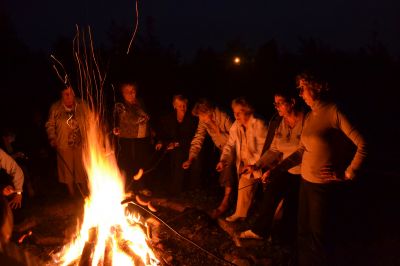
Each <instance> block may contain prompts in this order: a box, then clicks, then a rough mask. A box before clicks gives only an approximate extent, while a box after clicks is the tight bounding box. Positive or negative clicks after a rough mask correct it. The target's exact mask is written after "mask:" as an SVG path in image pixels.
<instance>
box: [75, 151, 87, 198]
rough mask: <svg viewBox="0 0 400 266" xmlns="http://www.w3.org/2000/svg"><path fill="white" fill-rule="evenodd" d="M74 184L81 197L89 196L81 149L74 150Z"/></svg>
mask: <svg viewBox="0 0 400 266" xmlns="http://www.w3.org/2000/svg"><path fill="white" fill-rule="evenodd" d="M73 159H74V169H73V171H74V174H75V176H74V177H75V179H74V182H75V184H76V186H77V188H78V190H79V193H80V194H81V196H82V197H86V196H87V195H88V194H89V189H88V184H87V182H88V180H87V174H86V170H85V167H84V165H83V158H82V148H76V149H74V158H73Z"/></svg>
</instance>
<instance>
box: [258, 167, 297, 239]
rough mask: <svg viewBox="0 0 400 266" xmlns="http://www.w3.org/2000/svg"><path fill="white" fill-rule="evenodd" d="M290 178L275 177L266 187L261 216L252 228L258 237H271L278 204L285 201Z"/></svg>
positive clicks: (283, 176) (285, 175) (283, 175)
mask: <svg viewBox="0 0 400 266" xmlns="http://www.w3.org/2000/svg"><path fill="white" fill-rule="evenodd" d="M289 178H290V176H289V174H288V173H284V174H282V175H279V176H276V177H273V178H272V179H271V182H270V183H268V185H267V186H266V189H265V191H264V193H263V197H262V202H261V204H260V205H259V206H260V209H259V216H258V217H257V219H256V220H255V222H254V224H253V226H252V227H251V230H252V231H253V232H254V233H256V234H257V235H260V236H263V237H269V235H270V233H271V228H272V223H273V219H274V214H275V212H276V210H277V207H278V204H279V202H280V201H281V200H282V199H283V195H284V194H285V191H286V190H287V186H289V185H290V184H289Z"/></svg>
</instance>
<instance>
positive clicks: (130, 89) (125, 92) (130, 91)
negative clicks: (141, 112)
mask: <svg viewBox="0 0 400 266" xmlns="http://www.w3.org/2000/svg"><path fill="white" fill-rule="evenodd" d="M121 92H122V97H123V98H124V100H125V101H126V102H128V103H134V102H135V100H136V87H135V86H134V85H124V86H123V87H122V89H121Z"/></svg>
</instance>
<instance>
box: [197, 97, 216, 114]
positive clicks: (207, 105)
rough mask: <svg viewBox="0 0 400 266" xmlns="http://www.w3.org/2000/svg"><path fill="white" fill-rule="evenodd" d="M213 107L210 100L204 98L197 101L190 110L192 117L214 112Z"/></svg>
mask: <svg viewBox="0 0 400 266" xmlns="http://www.w3.org/2000/svg"><path fill="white" fill-rule="evenodd" d="M214 109H215V105H214V103H212V102H211V101H210V100H208V99H206V98H202V99H199V100H198V101H197V102H196V103H195V105H194V107H193V110H192V114H193V115H194V116H199V115H200V114H209V113H211V112H212V111H214Z"/></svg>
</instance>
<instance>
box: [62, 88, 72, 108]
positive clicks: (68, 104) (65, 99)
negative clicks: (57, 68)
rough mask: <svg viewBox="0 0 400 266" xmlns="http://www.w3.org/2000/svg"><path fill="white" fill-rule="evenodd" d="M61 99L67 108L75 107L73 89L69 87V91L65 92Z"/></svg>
mask: <svg viewBox="0 0 400 266" xmlns="http://www.w3.org/2000/svg"><path fill="white" fill-rule="evenodd" d="M61 99H62V102H63V104H64V105H65V106H66V107H68V108H71V107H73V106H74V103H75V93H74V90H73V89H72V88H71V87H68V88H67V89H65V90H63V91H62V93H61Z"/></svg>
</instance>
